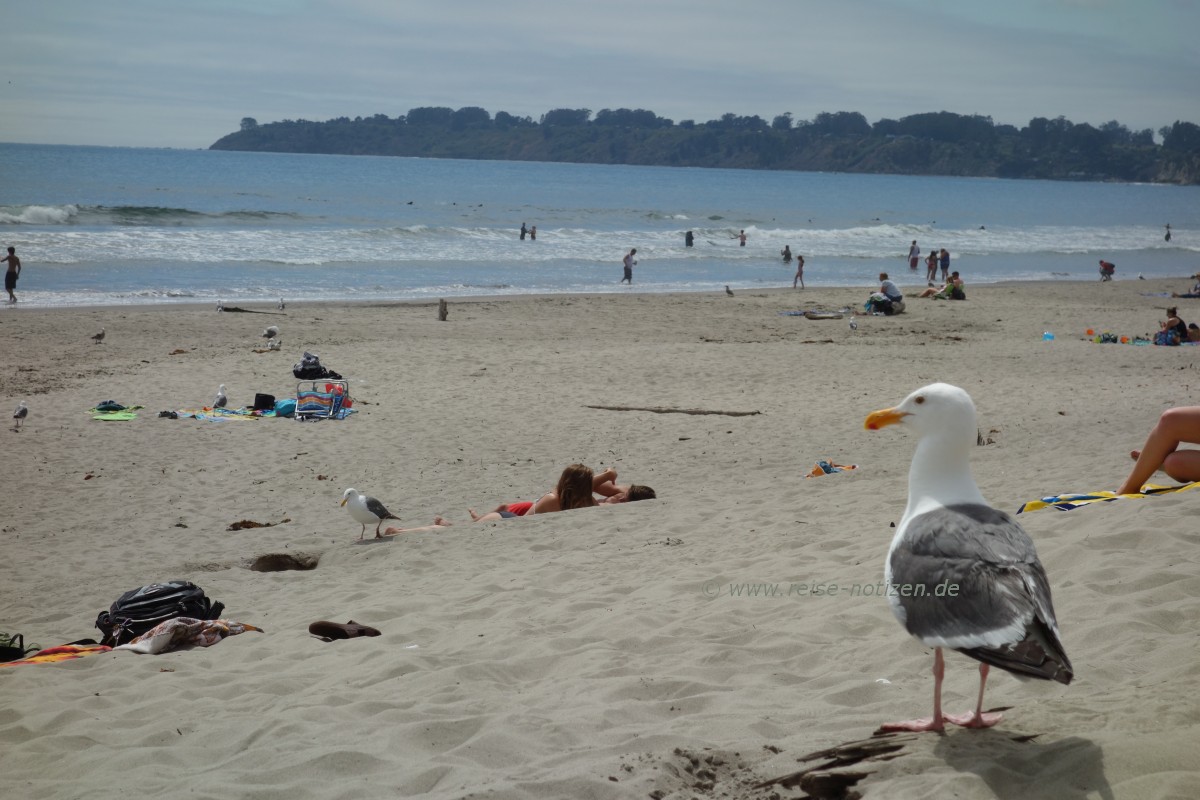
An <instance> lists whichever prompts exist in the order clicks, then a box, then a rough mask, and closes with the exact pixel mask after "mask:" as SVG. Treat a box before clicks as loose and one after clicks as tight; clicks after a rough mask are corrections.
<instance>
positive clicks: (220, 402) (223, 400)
mask: <svg viewBox="0 0 1200 800" xmlns="http://www.w3.org/2000/svg"><path fill="white" fill-rule="evenodd" d="M228 404H229V398H228V397H226V396H225V384H223V383H222V384H221V385H220V386H218V387H217V397H216V399H215V400H213V408H224V407H225V406H226V405H228Z"/></svg>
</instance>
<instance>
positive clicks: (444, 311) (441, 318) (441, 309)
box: [438, 300, 450, 322]
mask: <svg viewBox="0 0 1200 800" xmlns="http://www.w3.org/2000/svg"><path fill="white" fill-rule="evenodd" d="M449 313H450V310H449V309H448V308H447V307H446V301H445V300H438V322H445V321H446V317H447V315H449Z"/></svg>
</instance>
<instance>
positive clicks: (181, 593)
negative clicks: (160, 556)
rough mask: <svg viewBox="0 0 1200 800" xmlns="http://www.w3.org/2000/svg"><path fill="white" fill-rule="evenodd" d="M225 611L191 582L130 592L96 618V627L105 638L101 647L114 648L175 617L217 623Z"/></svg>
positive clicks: (170, 583) (164, 584) (151, 586)
mask: <svg viewBox="0 0 1200 800" xmlns="http://www.w3.org/2000/svg"><path fill="white" fill-rule="evenodd" d="M224 610H225V605H224V604H223V603H214V602H212V601H211V600H209V599H208V596H207V595H205V594H204V590H203V589H201V588H200V587H199V586H197V585H196V584H194V583H192V582H191V581H168V582H167V583H152V584H150V585H149V586H143V587H141V588H139V589H132V590H130V591H128V592H126V593H125V594H123V595H121V596H120V597H119V598H117V602H115V603H113V604H112V607H111V608H110V609H109V610H108V611H101V612H100V615H99V616H97V617H96V627H97V628H99V629H100V632H101V633H103V634H104V638H103V639H102V640H101V642H100V643H101V644H105V645H108V646H109V647H116V646H117V645H119V644H125V643H126V642H128V641H130V640H131V639H133V638H134V637H136V636H141V635H142V634H143V633H145V632H146V631H148V630H150V629H151V628H153V627H154V626H155V625H158V624H159V623H160V622H166V621H167V620H169V619H175V618H176V617H190V618H192V619H218V618H220V616H221V612H222V611H224Z"/></svg>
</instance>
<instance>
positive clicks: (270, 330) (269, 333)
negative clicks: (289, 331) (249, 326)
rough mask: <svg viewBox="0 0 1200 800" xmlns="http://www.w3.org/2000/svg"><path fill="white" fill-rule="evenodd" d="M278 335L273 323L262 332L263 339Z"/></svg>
mask: <svg viewBox="0 0 1200 800" xmlns="http://www.w3.org/2000/svg"><path fill="white" fill-rule="evenodd" d="M278 335H279V328H277V327H276V326H274V325H272V326H271V327H269V328H267V329H266V330H265V331H263V332H262V338H264V339H274V338H275V337H276V336H278Z"/></svg>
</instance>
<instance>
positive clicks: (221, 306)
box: [217, 300, 225, 311]
mask: <svg viewBox="0 0 1200 800" xmlns="http://www.w3.org/2000/svg"><path fill="white" fill-rule="evenodd" d="M224 310H225V301H224V300H218V301H217V311H224Z"/></svg>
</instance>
